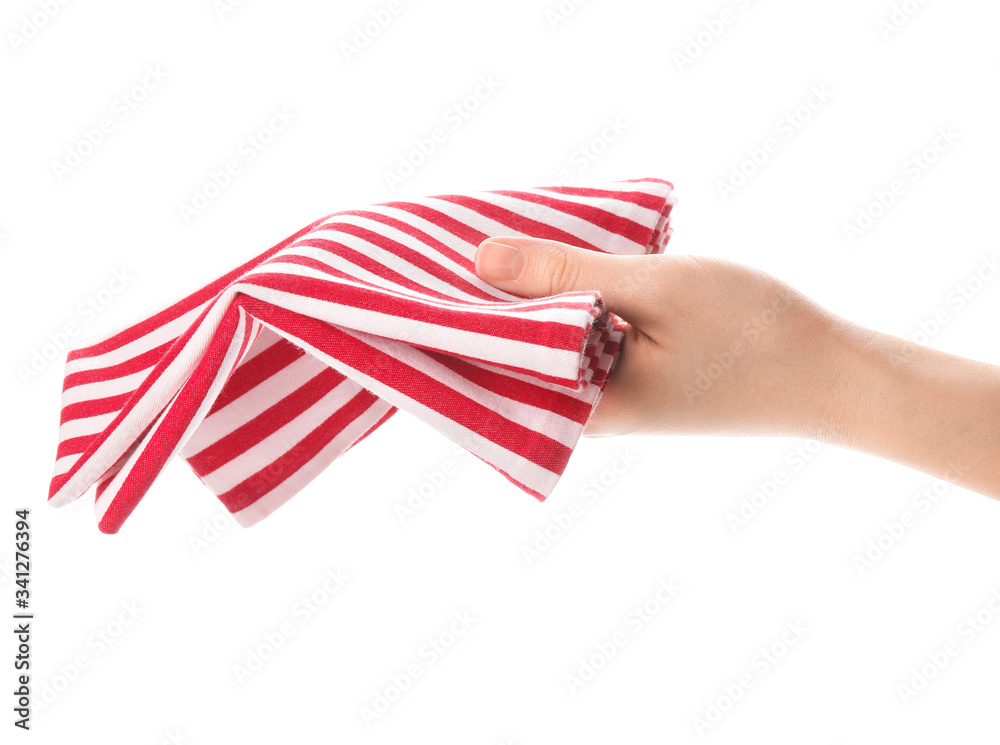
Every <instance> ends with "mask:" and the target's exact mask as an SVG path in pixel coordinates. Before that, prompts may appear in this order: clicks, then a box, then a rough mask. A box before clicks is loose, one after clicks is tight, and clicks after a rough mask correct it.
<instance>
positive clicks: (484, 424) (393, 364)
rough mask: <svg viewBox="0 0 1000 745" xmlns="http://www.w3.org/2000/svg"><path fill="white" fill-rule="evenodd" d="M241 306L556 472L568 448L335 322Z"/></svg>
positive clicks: (254, 303) (260, 305)
mask: <svg viewBox="0 0 1000 745" xmlns="http://www.w3.org/2000/svg"><path fill="white" fill-rule="evenodd" d="M244 307H245V308H246V309H247V310H248V311H249V312H250V313H252V314H253V316H254V317H255V318H257V319H259V320H261V321H264V322H266V323H269V324H271V325H273V326H275V327H277V328H285V329H287V330H288V331H289V333H292V331H291V330H292V329H294V333H295V335H296V336H297V337H299V338H301V339H302V340H303V341H305V342H306V343H308V344H309V345H311V346H313V347H315V348H316V349H318V350H320V351H321V352H324V353H325V354H328V355H330V356H331V357H333V358H335V359H338V360H341V361H342V362H344V363H345V364H347V365H348V366H350V367H352V368H354V369H355V370H358V371H360V372H362V373H364V374H365V375H369V376H371V377H373V378H375V379H377V380H379V381H380V382H382V383H384V384H385V385H387V386H389V387H391V388H394V389H395V390H397V391H399V392H400V393H402V394H403V395H405V396H407V397H408V398H411V399H413V400H414V401H417V402H419V403H421V404H423V405H424V406H426V407H428V408H430V409H432V410H434V411H436V412H438V413H439V414H442V415H444V416H446V417H448V418H449V419H451V420H452V421H454V422H456V423H458V424H460V425H462V426H463V427H465V428H466V429H469V430H471V431H473V432H478V433H479V434H480V435H482V436H483V437H485V438H486V439H489V440H491V441H492V442H494V443H496V444H497V445H500V446H501V447H503V448H506V449H507V450H509V451H511V452H512V453H516V454H517V455H520V456H521V457H522V458H525V459H527V460H530V461H532V462H533V463H535V464H537V465H539V466H541V467H542V468H545V469H547V470H549V471H551V472H552V473H555V474H560V473H562V471H563V470H564V469H565V467H566V463H567V461H568V460H569V456H570V452H571V451H570V449H569V448H567V447H566V446H565V445H563V444H562V443H560V442H558V441H556V440H553V439H552V438H551V437H549V436H548V435H546V434H544V433H542V432H535V431H533V430H531V429H528V428H527V427H525V426H523V425H521V424H518V423H517V422H513V421H511V420H510V419H507V418H506V417H503V416H501V415H500V414H499V413H497V412H495V411H493V410H492V409H490V408H488V407H486V406H483V405H482V404H480V403H479V402H478V401H475V400H473V399H471V398H469V397H468V396H465V395H463V394H461V393H459V392H458V391H456V390H454V389H452V388H450V387H449V386H447V385H446V384H445V383H442V382H441V381H439V380H436V379H435V378H433V377H432V376H430V375H428V374H427V373H425V372H423V371H422V370H418V369H417V368H414V367H410V366H409V365H407V364H405V363H403V362H401V361H400V360H398V359H396V358H395V357H392V356H390V355H388V354H385V353H384V352H382V351H381V350H379V349H376V348H375V347H372V346H370V345H368V344H365V343H364V342H362V341H360V340H358V339H356V338H354V337H353V336H350V335H348V334H346V333H344V332H343V331H341V330H340V329H339V328H337V327H336V326H331V325H330V324H326V323H323V322H321V321H317V320H316V319H314V318H309V317H308V316H304V315H302V314H300V313H295V312H293V311H289V310H285V309H282V308H278V307H276V306H274V305H272V304H270V303H265V302H262V301H259V300H257V299H256V298H251V297H246V298H245V301H244Z"/></svg>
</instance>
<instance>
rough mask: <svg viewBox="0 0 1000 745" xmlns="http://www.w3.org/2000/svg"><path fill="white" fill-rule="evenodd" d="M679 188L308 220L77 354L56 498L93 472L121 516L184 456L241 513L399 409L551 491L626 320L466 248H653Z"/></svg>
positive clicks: (100, 514)
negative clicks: (504, 274)
mask: <svg viewBox="0 0 1000 745" xmlns="http://www.w3.org/2000/svg"><path fill="white" fill-rule="evenodd" d="M674 203H675V200H674V197H673V187H672V185H671V184H670V183H669V182H667V181H663V180H662V179H657V178H642V179H634V180H628V181H615V182H610V183H607V184H604V185H602V186H600V187H570V186H548V187H538V188H532V189H524V190H499V191H483V192H471V193H468V194H464V195H455V194H449V195H439V196H433V197H425V198H421V199H415V200H413V201H407V202H400V201H397V202H386V203H383V204H377V205H373V206H371V207H368V208H366V209H362V210H347V211H342V212H336V213H334V214H332V215H328V216H326V217H324V218H322V219H320V220H317V221H316V222H314V223H312V224H311V225H308V226H306V227H305V228H303V229H302V230H300V231H298V232H297V233H295V234H294V235H292V236H290V237H288V238H287V239H285V240H284V241H282V242H281V243H279V244H277V245H276V246H273V247H272V248H270V249H269V250H267V251H265V252H264V253H262V254H261V255H259V256H258V257H256V258H255V259H253V260H251V261H249V262H247V263H245V264H243V265H242V266H240V267H238V268H236V269H234V270H233V271H232V272H229V273H228V274H226V275H225V276H223V277H220V278H218V279H217V280H215V281H214V282H212V283H210V284H208V285H206V286H205V287H204V288H202V289H201V290H199V291H197V292H195V293H193V294H191V295H189V296H188V297H186V298H184V299H182V300H179V301H178V302H176V303H174V304H173V305H170V306H169V307H167V308H164V309H163V310H160V311H159V312H156V313H153V314H151V315H150V316H148V317H147V318H145V319H143V320H141V321H140V322H138V323H135V324H133V325H131V326H129V327H127V328H123V329H119V330H116V331H114V332H111V333H108V334H105V335H103V336H101V337H96V338H91V339H88V340H86V341H85V342H83V343H81V344H80V345H79V346H77V347H76V348H74V349H73V350H72V351H71V352H70V353H69V355H68V356H67V362H66V370H65V380H64V383H63V394H62V410H61V422H60V428H59V444H58V449H57V452H56V463H55V469H54V472H53V476H52V481H51V485H50V490H49V503H50V504H52V505H53V506H62V505H65V504H68V503H69V502H71V501H73V500H75V499H77V498H79V497H80V496H82V495H83V494H85V493H86V492H87V491H89V490H90V488H91V487H94V486H96V489H95V512H96V517H97V522H98V527H99V529H100V530H101V531H103V532H105V533H115V532H117V531H118V530H119V528H120V527H121V525H122V523H123V522H124V521H125V520H126V519H127V518H128V516H129V515H130V514H131V513H132V511H133V510H134V509H135V507H136V505H137V504H138V503H139V501H140V500H141V499H142V497H143V496H144V495H145V494H146V492H147V490H148V489H149V488H150V486H151V485H152V483H153V481H154V479H155V478H156V476H157V475H158V474H159V472H160V471H161V469H162V468H163V467H164V466H165V465H166V463H167V462H168V461H169V460H171V459H172V458H173V457H174V456H175V455H179V456H180V457H181V458H183V459H184V460H185V461H187V463H188V465H189V466H190V467H191V468H192V469H193V470H194V472H195V473H196V474H197V475H198V477H199V478H200V479H201V481H202V482H203V483H204V484H205V485H206V486H208V487H209V489H211V490H212V491H213V492H214V493H215V494H216V496H217V497H218V498H219V499H220V500H221V501H222V503H223V504H224V505H225V506H226V508H227V509H228V510H229V511H230V512H231V513H232V514H233V516H234V517H235V519H236V520H237V522H239V523H240V524H241V525H243V526H250V525H253V524H254V523H256V522H258V521H259V520H261V519H262V518H264V517H266V516H267V515H269V514H270V513H271V512H273V511H274V510H275V509H277V508H278V507H279V506H280V505H282V504H283V503H284V502H286V501H287V500H288V499H290V498H291V497H292V496H293V495H294V494H296V493H297V492H298V491H300V490H301V489H302V488H303V487H304V486H305V485H306V484H308V483H309V481H311V480H312V479H313V478H314V477H315V476H316V475H317V474H319V473H320V472H321V471H322V470H323V469H324V468H326V467H327V466H328V465H329V464H330V463H332V462H333V461H334V460H335V459H336V458H337V457H338V456H340V455H341V454H342V453H344V452H346V451H347V450H348V449H350V448H351V447H353V446H354V445H356V444H357V443H358V442H360V441H361V440H362V439H364V438H365V437H367V436H368V435H369V434H371V433H372V432H373V431H374V430H376V429H377V428H378V427H379V426H381V425H382V424H383V423H384V422H385V421H386V420H388V419H389V418H390V417H391V416H392V415H393V414H394V413H395V412H396V411H397V410H398V409H403V410H405V411H407V412H409V413H411V414H413V415H414V416H416V417H418V418H420V419H422V420H424V421H426V422H427V423H428V424H430V425H431V426H433V427H434V428H436V429H437V430H439V431H440V432H442V433H443V434H444V435H446V436H447V437H449V438H450V439H451V440H453V441H454V442H456V443H458V444H459V445H461V446H463V447H465V448H466V449H467V450H469V451H470V452H471V453H473V454H474V455H476V456H477V457H479V458H480V459H482V460H483V461H485V462H486V463H488V464H489V465H491V466H492V467H493V468H495V469H497V470H498V471H499V472H500V473H502V474H503V475H504V476H506V477H507V478H508V479H509V480H510V481H511V482H513V483H514V484H516V485H517V486H519V487H520V488H521V489H523V490H524V491H526V492H528V493H530V494H532V495H533V496H535V497H536V498H538V499H544V498H545V497H546V496H547V495H548V494H549V493H550V492H551V491H552V489H553V488H554V487H555V484H556V482H557V481H558V479H559V477H560V475H561V474H562V473H563V471H564V469H565V468H566V464H567V462H568V460H569V457H570V454H571V453H572V451H573V449H574V447H575V445H576V443H577V441H578V439H579V437H580V435H581V434H582V431H583V427H584V425H585V424H586V422H587V420H588V419H589V417H590V415H591V413H592V411H593V409H594V407H595V406H596V404H597V401H598V399H599V398H600V395H601V392H602V391H603V390H604V386H605V384H606V382H607V378H608V375H609V373H610V371H611V370H612V368H613V365H614V361H615V359H616V356H617V352H618V348H619V345H620V343H621V340H622V334H623V329H624V326H623V323H622V322H621V320H620V319H618V318H617V317H616V316H614V314H612V313H609V312H607V311H606V310H605V308H604V305H603V302H602V300H601V297H600V293H598V292H573V293H564V294H560V295H555V296H552V297H547V298H540V299H533V300H527V299H524V298H520V297H517V296H515V295H511V294H509V293H506V292H503V291H501V290H498V289H496V288H494V287H491V286H490V285H488V284H486V283H485V282H483V281H482V280H480V279H479V278H478V277H477V276H476V274H475V270H474V267H473V258H474V256H475V252H476V248H477V247H478V245H479V243H481V242H482V241H483V240H485V239H486V238H488V237H490V236H495V235H526V236H532V237H537V238H545V239H551V240H558V241H563V242H566V243H571V244H573V245H576V246H581V247H583V248H588V249H591V250H595V251H604V252H608V253H615V254H643V253H659V252H661V251H663V249H664V248H665V246H666V244H667V241H668V240H669V238H670V234H671V230H670V224H669V223H670V213H671V210H672V208H673V205H674ZM371 446H372V447H376V445H374V444H372V445H371Z"/></svg>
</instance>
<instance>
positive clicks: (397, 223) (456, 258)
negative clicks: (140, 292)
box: [337, 210, 473, 272]
mask: <svg viewBox="0 0 1000 745" xmlns="http://www.w3.org/2000/svg"><path fill="white" fill-rule="evenodd" d="M339 215H354V216H357V217H364V218H367V219H369V220H372V221H373V222H377V223H381V224H382V225H386V226H388V227H390V228H395V229H396V230H398V231H399V232H401V233H406V235H408V236H410V237H411V238H415V239H416V240H418V241H420V242H421V243H423V244H424V245H426V246H430V247H431V248H433V249H434V250H435V251H437V252H438V253H439V254H441V255H442V256H445V257H447V258H449V259H451V260H452V261H453V262H455V263H456V264H458V265H459V266H460V267H462V268H463V269H466V270H468V271H469V272H472V271H473V262H472V259H470V258H469V257H467V256H466V255H465V254H463V253H461V252H459V251H456V250H455V249H454V248H451V247H450V246H448V245H447V244H445V243H442V242H441V241H439V240H438V239H437V238H435V237H433V236H432V235H430V234H428V233H425V232H424V231H422V230H420V229H419V228H417V227H416V226H414V225H410V224H409V223H406V222H403V221H402V220H397V219H396V218H395V217H390V216H389V215H385V214H382V213H381V212H373V211H370V210H346V211H344V212H338V213H337V216H339Z"/></svg>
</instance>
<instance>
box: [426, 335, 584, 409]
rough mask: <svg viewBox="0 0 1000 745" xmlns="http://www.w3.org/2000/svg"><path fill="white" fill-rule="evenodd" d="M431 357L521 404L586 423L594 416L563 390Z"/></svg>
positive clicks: (447, 358) (446, 357)
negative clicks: (555, 389) (543, 386)
mask: <svg viewBox="0 0 1000 745" xmlns="http://www.w3.org/2000/svg"><path fill="white" fill-rule="evenodd" d="M427 356H428V357H430V358H431V359H433V360H434V361H435V362H437V363H439V364H441V365H444V366H445V367H447V368H448V369H449V370H451V371H452V372H453V373H455V374H457V375H461V376H462V377H463V378H465V379H466V380H469V381H471V382H473V383H475V384H476V385H478V386H479V387H480V388H485V389H486V390H488V391H490V392H492V393H496V394H498V395H500V396H504V397H505V398H509V399H513V400H514V401H517V402H518V403H522V404H527V405H528V406H535V407H537V408H539V409H545V410H546V411H552V412H555V413H556V414H559V415H560V416H564V417H566V418H567V419H572V420H573V421H575V422H578V423H580V424H584V423H585V422H586V421H587V418H588V417H589V416H590V409H591V407H590V405H589V404H587V403H586V402H584V401H581V400H580V399H578V398H573V397H572V396H568V395H566V394H565V393H562V392H560V391H553V390H551V389H549V388H542V387H540V386H537V385H533V384H531V383H528V382H525V381H522V380H518V379H517V378H512V377H511V376H509V375H504V374H502V373H498V372H493V371H491V370H486V369H484V368H482V367H479V366H478V365H474V364H472V363H471V362H466V361H465V360H461V359H458V358H457V357H452V356H450V355H445V354H440V353H437V352H428V353H427Z"/></svg>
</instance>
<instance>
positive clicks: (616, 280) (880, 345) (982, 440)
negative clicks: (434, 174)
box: [476, 237, 1000, 497]
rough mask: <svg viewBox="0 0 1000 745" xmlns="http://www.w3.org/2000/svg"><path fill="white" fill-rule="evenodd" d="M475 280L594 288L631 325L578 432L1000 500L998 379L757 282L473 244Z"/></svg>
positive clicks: (734, 275)
mask: <svg viewBox="0 0 1000 745" xmlns="http://www.w3.org/2000/svg"><path fill="white" fill-rule="evenodd" d="M476 271H477V273H478V274H479V276H480V277H482V278H483V279H484V280H485V281H487V282H489V283H490V284H492V285H493V286H495V287H498V288H500V289H503V290H506V291H507V292H511V293H513V294H516V295H521V296H524V297H539V296H544V295H552V294H558V293H561V292H570V291H581V290H599V291H600V292H601V294H602V296H603V298H604V302H605V306H606V307H607V309H608V310H610V311H612V312H613V313H615V314H616V315H618V316H620V317H621V318H623V319H624V320H625V321H626V322H627V323H628V324H629V328H628V331H627V333H626V338H625V341H624V343H623V346H622V351H621V357H620V358H619V360H618V364H617V366H616V368H615V370H614V371H613V373H612V376H611V379H610V381H609V383H608V386H607V389H606V391H605V393H604V395H603V397H602V399H601V401H600V403H599V404H598V406H597V408H596V410H595V411H594V415H593V417H592V419H591V421H590V422H589V423H588V425H587V430H586V433H587V434H589V435H617V434H676V433H705V434H708V433H714V434H728V435H732V434H745V435H788V436H796V437H809V438H812V439H817V440H822V441H825V442H831V443H834V444H837V445H842V446H845V447H851V448H854V449H857V450H862V451H865V452H870V453H873V454H876V455H879V456H882V457H885V458H889V459H892V460H896V461H898V462H900V463H904V464H906V465H910V466H912V467H915V468H918V469H921V470H924V471H926V472H928V473H931V474H934V475H936V476H939V477H941V478H945V479H948V480H950V481H953V482H955V483H958V484H961V485H963V486H967V487H969V488H972V489H976V490H978V491H981V492H983V493H988V494H991V495H992V496H997V497H1000V368H998V367H996V366H993V365H988V364H985V363H981V362H974V361H971V360H966V359H962V358H959V357H954V356H952V355H947V354H944V353H942V352H937V351H935V350H931V349H927V348H924V347H918V346H916V345H913V344H910V343H908V342H905V341H903V340H901V339H897V338H895V337H892V336H889V335H886V334H881V333H878V332H875V331H871V330H869V329H865V328H862V327H860V326H858V325H856V324H853V323H850V322H849V321H846V320H845V319H843V318H840V317H838V316H836V315H834V314H833V313H830V312H829V311H827V310H825V309H823V308H822V307H820V306H819V305H817V304H816V303H815V302H813V301H812V300H810V299H809V298H807V297H805V296H804V295H802V294H801V293H799V292H797V291H796V290H794V289H793V288H791V287H789V286H788V285H787V284H785V283H783V282H781V281H779V280H777V279H775V278H774V277H771V276H770V275H768V274H765V273H763V272H761V271H758V270H756V269H752V268H750V267H746V266H742V265H740V264H734V263H731V262H727V261H722V260H719V259H711V258H704V257H695V256H678V255H652V256H617V255H611V254H602V253H598V252H596V251H589V250H585V249H580V248H576V247H574V246H569V245H567V244H563V243H558V242H555V241H546V240H540V239H534V238H519V237H496V238H490V239H488V240H486V241H484V242H483V243H482V244H481V245H480V248H479V251H478V253H477V255H476Z"/></svg>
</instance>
